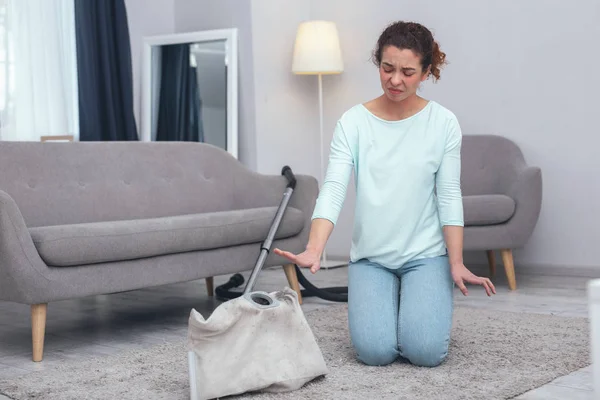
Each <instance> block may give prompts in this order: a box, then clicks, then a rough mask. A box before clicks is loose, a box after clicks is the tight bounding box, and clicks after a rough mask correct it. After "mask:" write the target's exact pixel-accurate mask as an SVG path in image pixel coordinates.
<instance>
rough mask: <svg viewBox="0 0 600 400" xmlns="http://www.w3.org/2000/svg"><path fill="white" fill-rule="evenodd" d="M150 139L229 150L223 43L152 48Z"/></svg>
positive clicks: (225, 64)
mask: <svg viewBox="0 0 600 400" xmlns="http://www.w3.org/2000/svg"><path fill="white" fill-rule="evenodd" d="M152 140H156V141H189V142H205V143H210V144H213V145H215V146H218V147H221V148H223V149H226V148H227V60H226V54H225V41H222V40H218V41H210V42H198V43H182V44H170V45H162V46H156V47H154V48H153V50H152Z"/></svg>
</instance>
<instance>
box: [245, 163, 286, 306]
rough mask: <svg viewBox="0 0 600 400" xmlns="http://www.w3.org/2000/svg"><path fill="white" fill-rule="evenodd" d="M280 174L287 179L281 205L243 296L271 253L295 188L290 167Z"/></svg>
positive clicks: (250, 288) (248, 290)
mask: <svg viewBox="0 0 600 400" xmlns="http://www.w3.org/2000/svg"><path fill="white" fill-rule="evenodd" d="M281 174H282V175H284V176H285V177H286V178H287V180H288V185H287V187H286V188H285V192H284V194H283V198H282V200H281V203H280V204H279V208H278V209H277V213H276V214H275V218H274V220H273V223H272V224H271V229H269V234H268V235H267V238H266V239H265V241H264V242H263V244H262V246H261V249H260V256H259V257H258V260H257V261H256V264H255V266H254V269H253V270H252V273H251V274H250V278H249V279H248V282H247V283H246V287H245V288H244V292H243V294H247V293H250V292H252V290H253V289H254V285H255V284H256V278H257V277H258V274H259V273H260V270H261V269H262V267H263V265H264V263H265V261H266V260H267V257H268V255H269V252H270V251H271V245H272V244H273V239H274V238H275V234H276V233H277V229H278V228H279V225H280V223H281V220H282V219H283V214H284V213H285V209H286V208H287V205H288V203H289V201H290V198H291V197H292V193H293V192H294V189H295V188H296V177H295V176H294V173H293V172H292V169H291V168H290V167H288V166H287V165H286V166H285V167H283V169H282V170H281Z"/></svg>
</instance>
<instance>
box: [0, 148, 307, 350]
mask: <svg viewBox="0 0 600 400" xmlns="http://www.w3.org/2000/svg"><path fill="white" fill-rule="evenodd" d="M0 171H2V172H1V173H0V271H1V278H0V300H6V301H12V302H18V303H24V304H29V305H31V312H32V339H33V360H34V361H41V360H42V355H43V344H44V332H45V322H46V310H47V304H48V303H50V302H52V301H57V300H63V299H73V298H78V297H84V296H92V295H98V294H109V293H115V292H121V291H128V290H134V289H140V288H145V287H150V286H156V285H164V284H171V283H176V282H184V281H190V280H197V279H204V278H206V279H207V283H208V288H209V294H212V290H213V287H212V286H213V281H212V277H213V276H216V275H223V274H231V273H236V272H241V271H247V270H250V269H252V268H253V267H254V265H255V263H256V260H257V258H258V256H259V253H260V244H261V242H262V241H263V240H264V239H265V238H266V236H267V233H268V230H269V228H270V226H271V222H272V220H273V217H274V215H275V212H276V210H277V207H278V206H279V203H280V201H281V199H282V196H283V193H284V189H285V186H286V184H287V180H286V179H285V177H283V176H281V175H268V176H267V175H261V174H257V173H254V172H252V171H251V170H249V169H247V168H245V167H244V166H243V164H241V163H239V162H238V160H236V159H234V158H233V157H231V156H230V155H229V154H228V153H226V152H224V151H222V150H221V149H218V148H216V147H213V146H210V145H207V144H201V143H183V142H73V143H50V142H46V143H40V142H0ZM317 192H318V185H317V181H316V179H314V178H312V177H309V176H305V175H297V186H296V190H295V191H294V194H293V196H292V198H291V200H290V203H289V206H288V209H287V211H286V213H285V215H284V218H283V221H282V223H281V225H280V229H279V232H278V233H277V235H276V238H275V239H276V240H275V241H274V243H273V246H274V247H275V246H280V247H282V248H285V249H287V250H290V251H293V252H300V251H302V250H303V249H304V247H305V245H306V242H307V240H308V233H309V230H310V217H311V213H312V209H313V207H314V203H315V201H316V197H317ZM277 265H283V266H284V269H285V273H286V275H287V277H288V280H289V282H290V285H291V287H293V288H294V289H296V290H299V286H298V284H297V278H296V276H295V270H294V268H293V265H289V264H288V262H287V261H286V260H285V259H282V258H281V257H279V256H277V255H275V254H273V253H271V254H270V255H269V256H268V258H267V261H266V264H265V267H269V266H277ZM299 294H300V293H299Z"/></svg>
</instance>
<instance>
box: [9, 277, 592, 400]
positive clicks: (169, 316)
mask: <svg viewBox="0 0 600 400" xmlns="http://www.w3.org/2000/svg"><path fill="white" fill-rule="evenodd" d="M473 271H474V272H476V273H482V272H485V269H484V270H478V269H475V268H474V269H473ZM543 272H544V271H543V270H536V271H532V270H528V272H527V273H519V272H518V271H517V285H518V289H517V291H515V292H510V291H509V290H508V285H507V282H506V279H505V277H504V276H503V271H502V269H501V267H499V268H498V271H497V277H496V278H495V279H494V283H495V285H496V287H497V289H498V294H497V295H496V296H494V297H493V298H491V299H490V298H487V297H486V296H485V294H484V292H483V290H478V289H479V288H475V287H473V288H471V289H470V294H469V296H468V297H464V296H462V294H461V293H460V292H459V291H458V290H457V291H456V296H455V298H456V302H457V304H467V305H469V306H471V307H482V308H487V309H497V310H504V311H517V312H533V313H553V314H558V315H564V316H583V317H585V316H587V313H588V309H587V298H586V284H587V282H588V280H589V279H590V278H591V277H592V276H590V275H588V276H582V274H581V273H579V274H575V275H579V276H558V275H548V274H543ZM305 275H307V277H308V278H309V279H310V280H311V282H313V283H314V284H316V285H317V286H340V285H342V286H345V285H346V284H347V279H346V277H347V269H346V268H343V267H342V268H336V269H330V270H322V271H320V272H319V273H318V274H317V275H314V276H313V275H310V273H308V274H305ZM246 277H247V275H246ZM596 277H597V276H596ZM227 279H229V276H222V277H216V278H215V283H214V284H215V286H217V285H220V284H222V283H223V282H225V281H226V280H227ZM286 283H287V281H286V278H285V275H284V273H283V270H282V269H280V268H279V269H268V270H264V271H263V272H262V273H261V275H260V277H259V279H258V281H257V284H256V285H257V286H256V288H257V289H261V290H266V291H269V290H277V289H280V288H282V287H283V286H284V285H286ZM218 304H219V302H218V301H217V300H214V299H212V298H209V297H207V296H206V286H205V284H204V281H197V282H188V283H184V284H176V285H169V286H161V287H157V288H152V289H144V290H138V291H132V292H126V293H120V294H114V295H109V296H95V297H89V298H85V299H80V300H69V301H61V302H56V303H51V304H49V306H48V320H47V325H46V341H45V349H44V361H43V362H41V363H34V362H32V361H31V328H30V308H29V306H27V305H20V304H14V303H5V302H0V379H5V378H10V377H15V376H19V375H22V374H27V373H29V372H31V371H37V370H40V369H46V368H53V366H55V365H56V363H57V362H58V361H60V360H63V359H68V358H83V357H87V356H89V355H95V354H116V353H118V352H120V351H123V350H128V349H132V348H138V347H145V346H151V345H154V344H158V343H162V342H164V341H169V340H172V339H174V338H176V337H181V332H182V330H183V329H185V328H186V327H187V318H188V316H189V312H190V309H191V308H195V309H196V310H198V311H200V312H201V313H203V314H209V313H210V312H211V311H212V310H213V309H214V308H215V307H216V306H218ZM329 304H331V303H328V302H326V301H323V300H320V299H318V298H312V297H311V298H306V299H305V301H304V304H303V308H304V309H305V310H311V309H314V308H317V307H326V306H328V305H329ZM2 398H3V397H2V396H1V395H0V399H2ZM518 399H520V400H538V399H544V400H553V399H561V400H562V399H569V400H578V399H592V382H591V368H590V367H588V368H584V369H582V370H580V371H577V372H575V373H573V374H571V375H568V376H565V377H561V378H559V379H557V380H555V381H554V382H551V383H549V384H547V385H545V386H543V387H541V388H538V389H536V390H533V391H531V392H528V393H526V394H524V395H522V396H520V397H518Z"/></svg>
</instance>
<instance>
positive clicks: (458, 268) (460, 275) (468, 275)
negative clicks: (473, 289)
mask: <svg viewBox="0 0 600 400" xmlns="http://www.w3.org/2000/svg"><path fill="white" fill-rule="evenodd" d="M450 270H451V272H452V279H453V280H454V283H456V285H457V286H458V288H459V289H460V291H461V292H462V293H463V294H464V295H465V296H467V295H468V294H469V291H468V290H467V287H466V286H465V282H468V283H472V284H474V285H481V286H483V287H484V288H485V292H486V293H487V295H488V296H491V295H492V293H493V294H496V288H495V287H494V284H493V283H492V281H490V280H489V279H488V278H482V277H479V276H476V275H475V274H473V273H472V272H471V271H469V270H468V269H467V267H465V265H464V264H462V263H461V264H455V265H452V266H451V267H450Z"/></svg>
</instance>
